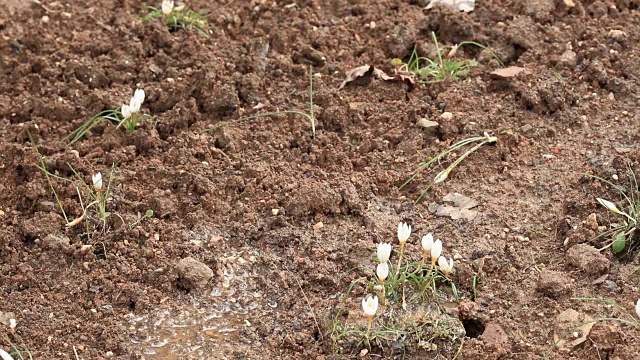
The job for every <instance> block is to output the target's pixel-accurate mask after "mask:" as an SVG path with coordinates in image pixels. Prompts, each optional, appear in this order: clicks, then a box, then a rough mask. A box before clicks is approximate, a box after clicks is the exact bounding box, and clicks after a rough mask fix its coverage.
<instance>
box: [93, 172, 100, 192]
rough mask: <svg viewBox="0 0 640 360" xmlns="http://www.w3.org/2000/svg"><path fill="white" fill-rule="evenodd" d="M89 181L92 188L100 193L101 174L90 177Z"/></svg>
mask: <svg viewBox="0 0 640 360" xmlns="http://www.w3.org/2000/svg"><path fill="white" fill-rule="evenodd" d="M91 180H92V181H93V188H94V189H95V190H96V191H102V173H97V174H95V175H93V176H91Z"/></svg>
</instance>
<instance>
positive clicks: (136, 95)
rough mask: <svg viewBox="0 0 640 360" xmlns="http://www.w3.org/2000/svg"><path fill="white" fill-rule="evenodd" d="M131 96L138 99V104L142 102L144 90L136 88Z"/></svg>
mask: <svg viewBox="0 0 640 360" xmlns="http://www.w3.org/2000/svg"><path fill="white" fill-rule="evenodd" d="M133 97H134V98H136V99H138V100H139V101H140V104H142V103H143V102H144V90H142V89H136V92H135V93H133Z"/></svg>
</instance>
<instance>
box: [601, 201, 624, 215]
mask: <svg viewBox="0 0 640 360" xmlns="http://www.w3.org/2000/svg"><path fill="white" fill-rule="evenodd" d="M596 200H597V201H598V202H599V203H600V205H602V206H604V207H606V208H607V210H609V211H611V212H612V213H614V214H618V215H622V211H620V210H618V207H617V206H616V204H614V203H612V202H611V201H609V200H605V199H601V198H596Z"/></svg>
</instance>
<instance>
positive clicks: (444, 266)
mask: <svg viewBox="0 0 640 360" xmlns="http://www.w3.org/2000/svg"><path fill="white" fill-rule="evenodd" d="M438 267H440V271H442V273H443V274H444V275H445V276H447V275H449V274H450V273H451V271H452V270H453V259H452V258H449V262H447V258H445V257H444V256H440V257H439V258H438Z"/></svg>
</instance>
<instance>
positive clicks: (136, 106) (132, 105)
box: [129, 96, 142, 114]
mask: <svg viewBox="0 0 640 360" xmlns="http://www.w3.org/2000/svg"><path fill="white" fill-rule="evenodd" d="M141 105H142V102H140V99H138V98H137V97H135V96H134V97H132V98H131V101H129V110H131V114H135V113H137V112H138V111H140V106H141Z"/></svg>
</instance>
